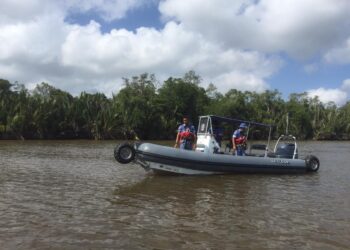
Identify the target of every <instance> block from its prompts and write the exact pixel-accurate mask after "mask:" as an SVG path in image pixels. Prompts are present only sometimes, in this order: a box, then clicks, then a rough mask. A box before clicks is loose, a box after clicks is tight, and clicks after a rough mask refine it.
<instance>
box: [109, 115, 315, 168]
mask: <svg viewBox="0 0 350 250" xmlns="http://www.w3.org/2000/svg"><path fill="white" fill-rule="evenodd" d="M218 122H220V123H225V124H226V127H227V124H231V125H235V124H237V123H238V122H244V123H246V124H248V132H247V135H248V134H249V128H251V127H256V126H262V127H266V128H269V139H268V144H267V145H265V144H253V145H251V146H250V148H249V150H247V153H246V155H245V156H235V155H232V154H231V153H230V152H226V149H225V151H222V149H221V147H220V146H219V143H218V142H217V141H216V139H215V138H216V136H215V135H214V134H213V133H212V131H214V130H213V126H212V124H213V123H214V124H218ZM272 127H273V126H272V125H269V124H263V123H256V122H250V121H243V120H239V119H232V118H226V117H219V116H213V115H209V116H201V117H200V118H199V124H198V131H197V143H196V149H195V150H183V149H177V148H172V147H167V146H161V145H157V144H153V143H147V142H135V143H129V142H124V143H120V144H118V145H117V146H116V147H115V149H114V157H115V159H116V160H117V161H118V162H119V163H122V164H127V163H136V164H138V165H140V166H141V167H143V168H144V169H145V170H146V171H150V170H152V171H153V172H156V173H172V174H182V175H210V174H233V173H276V174H277V173H278V174H283V173H306V172H316V171H317V170H318V169H319V166H320V162H319V160H318V158H317V157H316V156H313V155H307V156H306V157H305V158H304V159H299V157H298V145H297V141H296V138H295V137H294V136H291V135H288V136H286V135H282V136H280V137H279V138H278V140H277V142H276V144H275V146H274V148H273V150H270V149H269V143H270V137H271V130H272ZM229 151H230V150H229Z"/></svg>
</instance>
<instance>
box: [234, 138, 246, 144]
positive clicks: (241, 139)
mask: <svg viewBox="0 0 350 250" xmlns="http://www.w3.org/2000/svg"><path fill="white" fill-rule="evenodd" d="M234 140H235V144H236V145H240V144H243V143H245V142H246V140H247V139H246V137H245V136H240V137H236V138H234Z"/></svg>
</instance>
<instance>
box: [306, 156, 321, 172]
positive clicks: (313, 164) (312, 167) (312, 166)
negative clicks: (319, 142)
mask: <svg viewBox="0 0 350 250" xmlns="http://www.w3.org/2000/svg"><path fill="white" fill-rule="evenodd" d="M305 164H306V168H307V170H308V171H311V172H317V170H318V169H319V168H320V161H319V159H318V158H317V157H316V156H314V155H308V156H306V158H305Z"/></svg>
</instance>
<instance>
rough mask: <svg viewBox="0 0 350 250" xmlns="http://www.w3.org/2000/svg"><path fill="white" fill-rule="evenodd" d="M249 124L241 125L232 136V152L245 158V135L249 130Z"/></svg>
mask: <svg viewBox="0 0 350 250" xmlns="http://www.w3.org/2000/svg"><path fill="white" fill-rule="evenodd" d="M247 127H248V126H247V124H245V123H241V124H240V125H239V128H238V129H237V130H235V132H233V135H232V151H233V154H236V155H239V156H243V155H245V145H246V141H247V138H246V136H245V134H244V131H245V129H246V128H247Z"/></svg>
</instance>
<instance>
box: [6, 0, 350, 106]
mask: <svg viewBox="0 0 350 250" xmlns="http://www.w3.org/2000/svg"><path fill="white" fill-rule="evenodd" d="M349 15H350V1H348V0H317V1H316V0H284V1H277V0H260V1H255V0H232V1H227V0H186V1H180V0H70V1H68V0H62V1H54V0H51V1H49V0H27V1H20V0H3V1H2V4H1V6H0V30H1V33H0V39H1V40H2V41H4V42H2V43H1V44H0V78H4V79H8V80H10V81H12V82H15V81H18V82H20V83H23V84H25V85H26V86H27V87H28V88H34V87H35V85H36V84H38V83H40V82H43V81H45V82H48V83H50V84H52V85H54V86H56V87H58V88H61V89H64V90H66V91H69V92H71V93H73V94H79V93H80V92H81V91H88V92H96V91H99V92H104V93H105V94H107V95H108V96H110V95H111V94H112V93H116V92H118V91H119V90H120V88H121V87H122V78H123V77H131V76H134V75H139V74H141V73H144V72H148V73H154V74H155V75H156V77H157V79H158V80H159V81H160V82H162V81H163V80H165V79H166V78H168V77H170V76H174V77H181V76H183V75H184V74H185V73H186V72H188V71H189V70H194V71H196V72H197V74H199V75H200V76H201V77H202V79H203V80H202V86H203V87H206V86H207V85H208V84H209V83H214V84H215V85H216V86H217V88H218V90H219V91H220V92H222V93H225V92H226V91H228V90H229V89H231V88H236V89H239V90H242V91H245V90H248V91H256V92H263V91H265V90H273V89H277V90H278V91H280V92H281V93H282V95H283V97H285V98H288V95H289V94H290V93H302V92H307V93H308V95H309V96H310V97H314V96H316V95H317V96H318V97H319V99H320V100H321V101H323V102H325V103H327V102H329V101H333V102H335V103H336V104H337V105H343V104H345V103H346V102H347V101H349V99H350V28H349V27H350V20H349V18H348V17H349Z"/></svg>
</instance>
